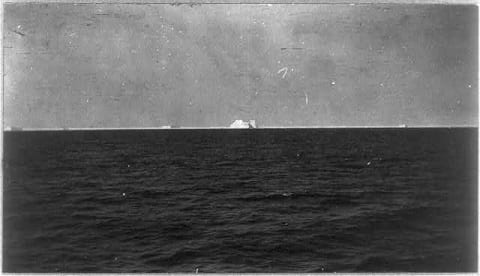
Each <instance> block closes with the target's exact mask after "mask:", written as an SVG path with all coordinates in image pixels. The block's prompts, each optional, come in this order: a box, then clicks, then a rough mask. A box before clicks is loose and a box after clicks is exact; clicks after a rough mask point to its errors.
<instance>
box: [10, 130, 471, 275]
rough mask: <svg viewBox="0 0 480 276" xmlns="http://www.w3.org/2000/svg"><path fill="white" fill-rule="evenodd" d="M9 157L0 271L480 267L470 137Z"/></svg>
mask: <svg viewBox="0 0 480 276" xmlns="http://www.w3.org/2000/svg"><path fill="white" fill-rule="evenodd" d="M3 162H4V164H3V166H4V167H3V168H4V171H3V173H4V175H3V177H4V179H3V180H4V185H3V270H4V271H6V272H188V273H194V272H196V271H198V272H199V273H202V272H235V273H241V272H266V273H268V272H291V273H296V272H409V271H411V272H413V271H422V272H473V271H476V269H477V129H476V128H429V129H410V128H408V129H263V130H262V129H254V130H248V129H247V130H173V129H172V130H134V131H132V130H115V131H113V130H110V131H43V132H42V131H37V132H35V131H33V132H6V133H4V161H3ZM197 269H198V270H197Z"/></svg>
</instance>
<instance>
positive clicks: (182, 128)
mask: <svg viewBox="0 0 480 276" xmlns="http://www.w3.org/2000/svg"><path fill="white" fill-rule="evenodd" d="M349 128H353V129H357V128H360V129H361V128H363V129H365V128H401V129H404V128H478V125H413V126H409V125H395V126H391V125H383V126H262V127H256V128H233V127H64V128H62V127H52V128H31V127H25V128H22V127H5V128H3V131H5V132H10V131H82V130H87V131H88V130H194V129H232V130H233V129H248V130H252V129H349Z"/></svg>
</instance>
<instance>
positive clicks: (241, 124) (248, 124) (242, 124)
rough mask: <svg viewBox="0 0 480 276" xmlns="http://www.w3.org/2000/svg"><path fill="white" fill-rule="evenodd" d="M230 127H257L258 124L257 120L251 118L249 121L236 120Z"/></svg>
mask: <svg viewBox="0 0 480 276" xmlns="http://www.w3.org/2000/svg"><path fill="white" fill-rule="evenodd" d="M230 128H257V124H256V122H255V120H249V121H243V120H235V121H234V122H233V123H232V124H231V125H230Z"/></svg>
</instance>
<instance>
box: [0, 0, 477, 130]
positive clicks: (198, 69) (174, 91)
mask: <svg viewBox="0 0 480 276" xmlns="http://www.w3.org/2000/svg"><path fill="white" fill-rule="evenodd" d="M4 12H5V14H4V16H5V17H4V18H5V24H4V36H5V40H4V47H5V50H4V54H5V60H4V62H5V74H6V75H5V79H4V85H5V90H4V91H5V93H4V111H5V113H4V115H5V122H4V124H5V125H6V126H18V127H35V128H41V127H151V126H161V125H179V126H190V127H206V126H228V125H229V124H230V123H231V122H232V121H233V120H235V119H256V120H257V123H258V124H259V125H260V126H313V125H315V126H361V125H367V126H378V125H399V124H408V125H412V126H413V125H435V126H440V125H477V121H478V117H477V112H478V106H477V103H478V101H477V89H478V84H477V76H478V75H477V47H478V46H477V16H478V15H477V8H476V7H475V6H452V5H328V4H322V5H313V4H304V5H302V4H298V5H289V4H275V5H255V4H249V5H236V4H230V5H220V4H203V5H193V6H190V5H168V4H157V5H129V4H111V5H109V4H84V5H73V4H8V5H6V6H5V9H4Z"/></svg>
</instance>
